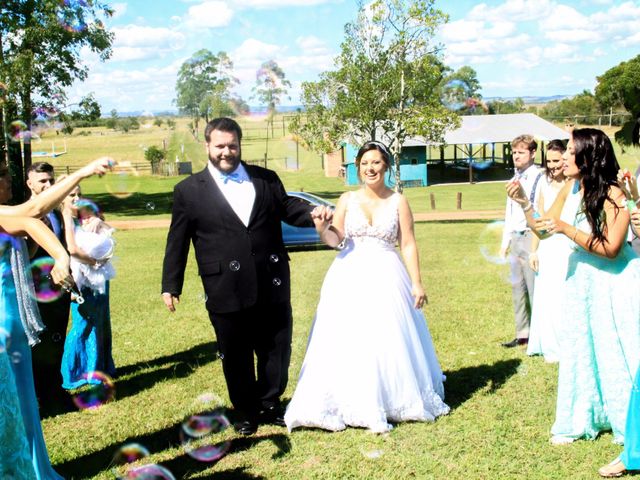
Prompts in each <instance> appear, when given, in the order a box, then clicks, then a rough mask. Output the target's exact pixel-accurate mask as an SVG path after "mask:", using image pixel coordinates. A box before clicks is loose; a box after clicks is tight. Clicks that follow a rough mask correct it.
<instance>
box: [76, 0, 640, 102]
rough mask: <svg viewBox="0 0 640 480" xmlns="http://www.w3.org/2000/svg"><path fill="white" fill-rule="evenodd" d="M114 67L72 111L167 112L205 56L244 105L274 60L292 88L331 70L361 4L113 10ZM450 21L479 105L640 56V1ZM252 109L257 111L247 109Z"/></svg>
mask: <svg viewBox="0 0 640 480" xmlns="http://www.w3.org/2000/svg"><path fill="white" fill-rule="evenodd" d="M110 5H112V6H113V7H114V8H115V11H116V13H115V15H114V17H113V18H111V19H109V20H108V22H107V25H108V28H110V29H111V30H112V31H113V32H114V33H115V41H114V48H113V55H112V57H111V58H110V59H109V60H107V61H106V62H99V61H98V60H97V58H96V57H95V56H94V55H92V54H91V53H90V52H83V53H82V58H83V60H84V61H85V62H86V63H87V65H89V67H90V74H89V78H88V79H87V80H85V81H84V82H83V83H76V84H75V85H74V86H73V87H72V88H71V89H70V91H69V101H70V103H71V102H74V101H77V100H78V99H79V98H80V97H81V96H83V95H85V94H87V93H89V92H93V93H94V94H95V96H96V98H97V100H98V101H99V102H100V104H101V105H102V109H103V112H105V113H106V112H108V111H110V110H111V109H112V108H115V109H117V110H118V111H120V112H124V111H133V110H140V111H145V110H146V111H157V110H166V109H172V108H174V107H173V104H172V100H173V99H174V98H175V93H174V87H175V82H176V74H177V72H178V69H179V68H180V65H181V64H182V63H183V62H184V61H185V60H186V59H187V58H189V57H190V56H191V55H192V54H193V53H194V52H196V51H197V50H199V49H201V48H206V49H208V50H210V51H212V52H214V53H217V52H219V51H225V52H227V54H228V55H229V56H230V57H231V59H232V61H233V63H234V75H235V76H236V77H237V78H238V79H239V80H240V82H241V83H240V85H239V86H238V88H237V93H238V94H239V95H241V96H242V97H243V98H244V99H245V100H249V96H250V92H251V87H252V86H253V85H254V84H255V73H256V71H257V70H258V68H259V67H260V64H261V63H262V62H264V61H266V60H275V61H276V62H277V63H278V64H279V65H280V67H281V68H282V69H283V70H284V71H285V74H286V76H287V78H288V79H289V80H290V81H291V83H292V88H291V89H290V92H289V93H290V95H291V100H287V101H286V102H284V104H289V105H298V104H299V103H300V102H299V92H300V84H301V82H303V81H313V80H316V79H317V78H318V75H319V74H320V73H321V72H323V71H326V70H330V69H332V68H333V59H334V58H335V56H336V55H337V54H338V52H339V48H340V43H341V42H342V40H343V32H344V25H345V23H347V22H349V21H352V20H353V19H355V16H356V11H357V3H356V1H355V0H207V1H203V0H131V1H121V2H110ZM436 6H437V7H438V8H440V9H441V10H443V11H444V12H446V13H448V14H449V16H450V20H449V23H447V24H446V25H444V26H443V27H442V28H441V29H440V31H439V33H438V39H439V41H440V42H441V43H442V44H443V45H444V47H445V49H444V60H445V63H446V64H447V65H449V66H450V67H452V68H454V69H456V68H459V67H460V66H463V65H469V66H471V67H473V68H474V69H475V70H476V71H477V72H478V79H479V80H480V83H481V85H482V92H481V93H482V95H483V96H484V97H496V96H499V97H516V96H545V95H555V94H561V95H571V94H576V93H579V92H581V91H582V90H584V89H587V90H593V88H594V87H595V84H596V79H595V77H596V76H597V75H600V74H602V73H604V72H605V71H606V70H607V69H608V68H610V67H613V66H615V65H617V64H618V63H620V62H621V61H624V60H628V59H630V58H633V57H635V56H636V55H638V54H640V2H639V1H630V0H626V1H620V0H574V1H569V0H486V1H485V2H472V1H469V0H440V1H437V2H436ZM249 103H250V104H255V103H256V102H252V101H250V100H249Z"/></svg>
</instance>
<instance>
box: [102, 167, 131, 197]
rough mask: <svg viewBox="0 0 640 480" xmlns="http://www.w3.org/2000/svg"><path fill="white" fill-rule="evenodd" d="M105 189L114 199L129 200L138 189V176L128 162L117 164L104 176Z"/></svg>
mask: <svg viewBox="0 0 640 480" xmlns="http://www.w3.org/2000/svg"><path fill="white" fill-rule="evenodd" d="M104 183H105V188H106V189H107V191H108V192H109V193H110V194H111V195H113V196H114V197H116V198H120V199H124V198H129V197H130V196H131V195H133V194H134V193H136V192H137V191H138V188H140V175H139V173H138V170H136V169H135V168H134V167H133V166H131V163H130V162H118V164H117V165H115V166H114V167H113V169H112V170H111V172H109V173H107V174H106V175H105V176H104Z"/></svg>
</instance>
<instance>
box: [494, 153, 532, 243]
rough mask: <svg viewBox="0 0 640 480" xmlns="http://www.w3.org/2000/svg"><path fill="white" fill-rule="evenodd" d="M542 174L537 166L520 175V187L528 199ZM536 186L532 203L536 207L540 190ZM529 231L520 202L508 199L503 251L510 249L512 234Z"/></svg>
mask: <svg viewBox="0 0 640 480" xmlns="http://www.w3.org/2000/svg"><path fill="white" fill-rule="evenodd" d="M539 174H540V170H539V169H538V167H536V166H535V165H533V164H532V165H531V166H529V168H527V169H526V170H524V171H523V172H521V173H520V178H519V181H520V185H522V188H523V189H524V193H525V194H526V195H527V198H529V199H531V189H532V188H533V184H534V183H535V181H536V178H538V175H539ZM539 185H540V182H538V185H537V186H536V194H535V195H534V198H533V201H532V202H531V203H532V204H533V205H534V207H535V205H537V204H538V195H537V192H538V191H539V190H540V189H539V188H538V186H539ZM526 230H529V227H528V226H527V217H526V216H525V214H524V212H523V211H522V207H521V206H520V204H519V203H518V202H516V201H515V200H512V199H511V197H507V208H506V209H505V213H504V230H503V232H502V244H501V248H502V249H503V250H505V249H507V248H509V243H510V242H511V234H512V233H514V232H524V231H526Z"/></svg>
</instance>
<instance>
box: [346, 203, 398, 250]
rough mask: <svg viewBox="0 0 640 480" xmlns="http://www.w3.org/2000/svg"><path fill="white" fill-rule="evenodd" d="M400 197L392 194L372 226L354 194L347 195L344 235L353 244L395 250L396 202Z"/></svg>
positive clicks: (396, 230) (396, 232) (396, 234)
mask: <svg viewBox="0 0 640 480" xmlns="http://www.w3.org/2000/svg"><path fill="white" fill-rule="evenodd" d="M399 200H400V195H399V194H397V193H394V194H393V195H392V196H391V197H390V198H389V200H388V201H387V204H386V205H385V206H384V207H383V208H382V211H381V212H379V213H378V218H375V219H374V222H373V225H370V224H369V220H368V219H367V216H366V215H365V213H364V211H363V209H362V206H361V205H360V200H359V199H358V196H357V195H356V194H355V193H351V194H350V195H349V200H348V202H347V213H346V215H345V222H344V225H345V233H346V236H347V237H348V238H351V239H352V240H353V241H354V243H356V244H357V243H360V242H374V243H379V244H381V245H382V246H385V247H387V248H395V246H396V243H397V241H398V201H399Z"/></svg>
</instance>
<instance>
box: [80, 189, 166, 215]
mask: <svg viewBox="0 0 640 480" xmlns="http://www.w3.org/2000/svg"><path fill="white" fill-rule="evenodd" d="M87 198H89V199H90V200H91V201H92V202H94V203H95V204H96V205H98V206H99V207H100V210H102V211H103V212H104V213H105V216H106V219H107V222H108V221H109V217H110V215H109V214H110V213H114V214H115V213H117V214H118V215H121V216H128V217H129V216H130V217H133V216H137V217H140V216H147V217H150V218H153V217H154V216H157V215H166V214H170V213H171V208H172V206H173V192H172V191H169V192H160V193H139V192H136V193H133V194H131V195H129V196H127V197H124V198H122V197H120V198H119V197H116V196H114V195H111V194H109V193H91V194H88V195H87Z"/></svg>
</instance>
